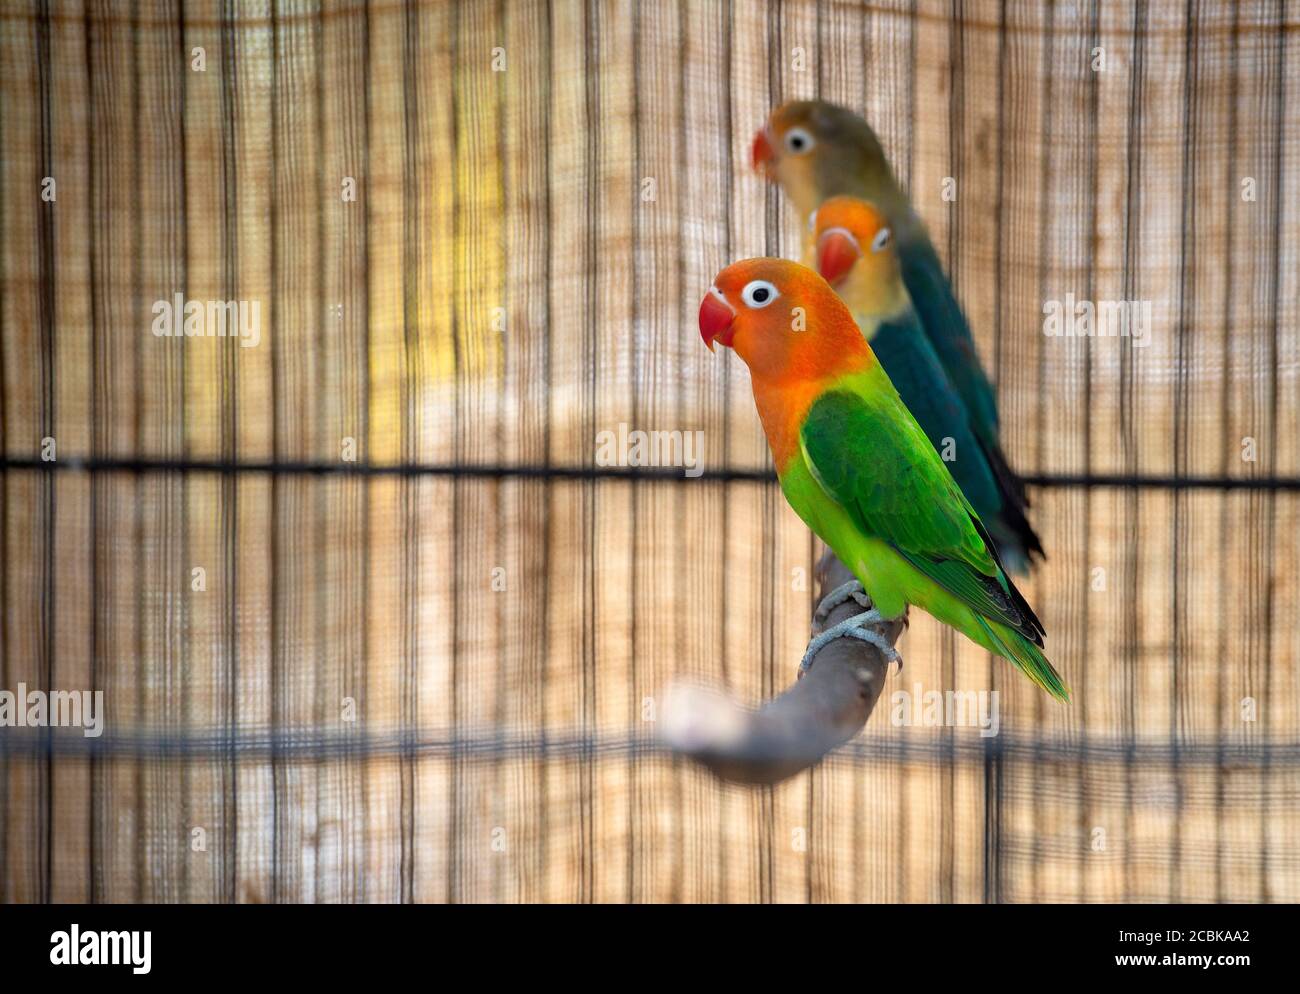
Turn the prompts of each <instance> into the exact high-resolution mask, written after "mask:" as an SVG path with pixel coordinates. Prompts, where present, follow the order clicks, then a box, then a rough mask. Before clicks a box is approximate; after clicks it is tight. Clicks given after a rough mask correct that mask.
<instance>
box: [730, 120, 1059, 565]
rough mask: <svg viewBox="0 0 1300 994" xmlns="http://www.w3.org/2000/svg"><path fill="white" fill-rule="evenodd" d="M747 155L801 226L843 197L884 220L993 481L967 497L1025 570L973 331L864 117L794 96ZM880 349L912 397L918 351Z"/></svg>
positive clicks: (1019, 526) (1015, 499)
mask: <svg viewBox="0 0 1300 994" xmlns="http://www.w3.org/2000/svg"><path fill="white" fill-rule="evenodd" d="M751 154H752V160H753V164H754V167H755V168H756V169H759V170H761V171H762V172H763V173H765V174H766V176H767V177H768V178H769V179H770V180H772V181H774V182H776V183H779V184H780V186H781V188H782V189H783V190H784V191H785V193H786V195H787V196H788V197H789V198H790V200H791V202H792V203H793V204H794V207H795V209H796V211H798V214H799V218H800V220H801V221H803V222H805V223H806V222H808V221H809V219H810V218H811V217H812V215H813V212H814V211H815V210H817V208H818V207H820V206H821V204H822V203H823V202H824V201H826V200H828V199H830V198H831V197H835V196H840V195H847V196H851V197H856V198H858V199H860V200H864V201H867V202H868V203H870V204H872V205H873V206H874V207H875V208H876V210H877V211H879V212H880V213H881V214H883V215H884V217H885V218H886V219H887V222H888V227H889V229H890V232H891V238H892V240H893V242H894V246H895V252H896V256H897V259H898V263H899V267H900V272H901V275H902V281H903V285H904V287H905V288H906V291H907V294H908V296H909V297H910V298H911V302H912V308H913V310H914V313H915V316H916V320H917V322H918V323H919V324H920V327H921V328H922V329H923V330H924V333H925V337H926V338H927V339H928V340H929V344H930V347H931V351H932V352H933V355H934V357H935V358H937V360H938V362H939V364H940V366H942V368H943V372H944V374H945V376H946V379H947V381H948V384H949V385H950V387H951V390H952V391H953V392H955V394H956V396H957V397H958V398H959V399H960V402H961V403H962V405H963V406H964V407H965V408H966V411H967V421H968V424H969V428H970V434H971V437H973V439H974V440H975V442H976V443H977V444H978V446H979V447H980V449H981V450H982V455H983V459H982V460H980V461H981V462H982V463H983V464H984V465H985V466H986V467H987V469H988V471H989V472H991V473H992V475H993V479H994V486H995V488H996V491H997V498H996V500H995V501H991V502H989V501H987V500H986V499H985V497H983V496H977V495H971V494H968V496H969V497H971V500H972V502H973V503H976V506H977V507H981V506H982V507H983V508H984V509H985V510H986V513H987V512H989V511H991V512H993V513H992V514H991V515H990V516H989V517H988V518H987V523H988V526H989V529H990V531H991V532H993V533H994V536H995V538H996V540H997V542H998V545H999V548H1000V550H1001V552H1002V554H1003V558H1004V560H1005V561H1006V563H1007V565H1008V566H1009V567H1010V568H1011V569H1012V570H1013V571H1016V572H1023V571H1025V570H1027V569H1028V568H1029V566H1030V565H1031V563H1032V561H1033V559H1034V557H1036V556H1039V557H1041V556H1042V555H1043V547H1042V544H1041V542H1040V541H1039V538H1038V536H1037V535H1036V534H1035V533H1034V530H1033V528H1032V527H1031V526H1030V524H1029V521H1028V519H1027V517H1026V514H1025V511H1026V508H1027V507H1028V501H1027V499H1026V497H1025V492H1024V487H1023V485H1022V484H1021V482H1020V480H1019V479H1018V478H1017V477H1016V475H1015V473H1014V472H1013V471H1012V469H1011V468H1010V465H1009V464H1008V462H1007V459H1006V456H1005V455H1004V453H1003V451H1002V444H1001V441H1000V438H999V424H998V411H997V401H996V398H995V396H994V392H993V388H992V385H991V384H990V383H989V381H988V377H987V376H986V375H985V373H984V369H983V367H982V366H981V365H980V361H979V355H978V353H977V352H976V349H975V341H974V339H973V337H972V336H971V331H970V326H969V325H968V324H967V322H966V318H965V316H964V315H963V313H962V310H961V306H960V305H959V304H958V303H957V299H956V297H955V296H954V294H953V291H952V286H951V284H950V283H949V282H948V278H947V277H946V276H945V275H944V272H943V267H942V265H941V264H940V262H939V256H938V254H937V253H936V252H935V250H934V246H933V245H932V244H931V242H930V237H929V234H928V233H927V232H926V229H925V225H924V224H923V223H922V222H921V219H920V218H919V217H918V216H917V214H916V212H915V211H914V210H913V209H912V207H911V204H910V203H909V202H908V199H907V196H906V195H905V194H904V193H903V190H902V188H901V187H900V186H899V185H898V181H897V180H896V179H895V177H894V172H893V169H892V168H891V167H890V165H889V161H888V159H886V157H885V153H884V149H883V148H882V147H881V144H880V140H879V139H878V138H877V137H876V134H875V132H874V131H872V129H871V127H870V125H868V124H867V122H866V121H864V120H863V119H862V118H861V117H859V116H858V115H857V114H854V113H853V112H852V111H850V110H847V109H845V108H843V107H837V106H835V105H834V104H829V103H826V102H824V101H820V100H797V101H792V102H790V103H787V104H784V105H782V106H781V107H779V108H778V109H777V110H776V111H774V112H773V113H772V115H771V117H770V118H769V119H768V121H767V123H766V124H765V125H764V127H763V128H762V129H760V130H759V132H758V133H757V134H756V135H755V137H754V141H753V145H752V152H751ZM812 242H813V233H812V231H811V228H809V230H808V236H807V243H806V253H805V257H806V258H807V256H808V254H809V253H811V251H812V250H813V247H814V246H813V244H812ZM882 344H883V343H882ZM884 351H885V352H886V354H884V355H882V356H881V361H882V362H884V363H885V368H886V370H887V371H888V372H889V374H890V376H891V377H892V378H894V379H895V381H896V382H897V384H898V386H899V389H900V391H902V392H903V394H904V397H905V399H906V398H907V395H908V394H909V393H910V390H909V387H908V385H907V384H908V382H909V381H910V380H917V381H924V380H926V379H928V378H930V376H931V374H930V373H929V372H926V371H919V372H914V373H910V374H909V373H908V372H907V371H906V370H905V369H904V367H905V366H907V365H909V364H910V363H911V361H912V358H913V357H914V356H915V355H917V354H919V350H917V349H911V350H906V352H905V353H904V354H898V353H896V351H895V350H892V349H886V350H884ZM923 420H924V419H923ZM946 437H953V436H946ZM956 455H957V458H958V460H959V461H960V460H961V459H962V458H964V457H965V456H966V453H965V452H963V451H962V450H961V446H960V443H958V448H957V453H956ZM974 461H975V460H972V462H974ZM972 472H975V470H974V469H972ZM959 479H960V477H959ZM962 485H963V487H964V486H965V482H964V481H963V483H962Z"/></svg>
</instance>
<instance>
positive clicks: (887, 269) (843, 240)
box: [810, 197, 905, 317]
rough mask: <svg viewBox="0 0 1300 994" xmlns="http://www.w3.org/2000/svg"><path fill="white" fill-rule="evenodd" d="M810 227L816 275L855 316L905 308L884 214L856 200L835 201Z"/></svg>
mask: <svg viewBox="0 0 1300 994" xmlns="http://www.w3.org/2000/svg"><path fill="white" fill-rule="evenodd" d="M810 227H811V229H812V237H813V251H814V259H815V260H816V264H817V272H819V273H820V274H821V275H822V278H823V279H824V280H826V282H827V283H829V284H831V286H833V287H835V289H836V291H837V292H838V293H839V295H840V296H841V297H842V298H844V301H845V303H847V304H848V305H849V307H850V308H851V309H852V311H853V313H854V314H856V315H859V316H861V315H864V314H869V315H873V316H881V317H883V316H887V315H889V314H892V313H894V312H896V311H897V310H898V309H899V308H900V307H901V306H902V305H903V304H904V302H905V301H904V296H903V295H904V292H905V291H904V287H903V282H902V274H901V270H900V269H899V264H898V255H897V253H896V252H895V250H894V233H893V231H892V229H891V228H890V225H889V221H888V219H886V217H885V215H884V214H882V213H881V212H880V211H878V210H877V209H876V208H875V206H874V205H872V204H870V203H868V202H867V201H865V200H859V199H857V198H856V197H832V198H831V199H830V200H827V201H826V202H825V203H824V204H822V205H821V206H820V207H819V208H817V210H816V211H815V212H814V213H813V215H812V219H811V224H810Z"/></svg>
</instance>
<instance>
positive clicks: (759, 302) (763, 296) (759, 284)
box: [740, 280, 777, 307]
mask: <svg viewBox="0 0 1300 994" xmlns="http://www.w3.org/2000/svg"><path fill="white" fill-rule="evenodd" d="M776 298H777V292H776V287H774V286H773V285H772V284H771V283H769V282H768V281H767V280H751V281H750V282H749V283H747V284H745V289H744V290H742V291H741V292H740V299H741V300H743V301H744V302H745V306H746V307H766V306H767V305H768V304H770V303H771V302H772V301H774V300H776Z"/></svg>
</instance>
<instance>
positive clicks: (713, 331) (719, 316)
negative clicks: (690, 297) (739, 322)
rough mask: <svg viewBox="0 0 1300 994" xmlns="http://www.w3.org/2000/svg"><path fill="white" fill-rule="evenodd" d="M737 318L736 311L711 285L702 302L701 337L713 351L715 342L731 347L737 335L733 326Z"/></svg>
mask: <svg viewBox="0 0 1300 994" xmlns="http://www.w3.org/2000/svg"><path fill="white" fill-rule="evenodd" d="M735 320H736V312H735V311H733V310H732V309H731V307H730V305H728V304H727V302H726V301H725V300H723V299H722V297H721V295H720V294H719V293H718V291H717V290H716V289H714V288H712V287H710V288H709V292H708V293H706V294H705V295H704V300H703V301H701V303H700V337H701V338H703V339H704V344H705V345H707V346H708V347H709V351H710V352H712V351H713V343H714V342H721V343H722V344H723V345H726V346H728V347H730V345H731V340H732V339H733V338H735V336H736V330H735V328H734V327H732V325H733V324H734V323H735Z"/></svg>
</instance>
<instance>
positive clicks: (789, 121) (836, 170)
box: [750, 100, 901, 217]
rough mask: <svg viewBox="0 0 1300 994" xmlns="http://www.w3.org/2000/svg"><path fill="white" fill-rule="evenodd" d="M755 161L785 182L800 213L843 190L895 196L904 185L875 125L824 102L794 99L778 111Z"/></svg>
mask: <svg viewBox="0 0 1300 994" xmlns="http://www.w3.org/2000/svg"><path fill="white" fill-rule="evenodd" d="M750 160H751V162H752V163H753V165H754V168H755V169H756V170H758V171H760V172H762V173H764V174H765V175H766V176H767V178H768V179H770V180H772V181H774V182H776V183H780V184H781V186H782V188H784V190H785V192H786V193H787V194H788V195H789V197H790V199H791V200H793V201H794V205H795V208H796V210H798V212H799V216H800V217H807V216H808V215H809V214H810V213H812V211H813V210H814V209H815V208H816V207H817V205H818V204H820V203H821V202H822V201H823V200H825V199H826V198H827V197H833V196H835V195H837V194H841V193H851V194H857V195H862V196H870V195H872V194H873V193H876V194H881V193H883V192H888V193H889V194H890V195H891V196H893V195H894V194H895V191H897V189H898V187H897V183H896V182H895V181H894V175H893V172H892V170H891V169H890V168H889V162H888V161H887V160H886V159H885V152H884V149H883V148H882V147H881V144H880V139H879V138H877V137H876V133H875V132H874V131H872V130H871V125H869V124H867V122H866V121H864V120H863V119H862V118H861V117H859V116H858V115H857V114H855V113H853V111H851V110H848V109H847V108H844V107H837V106H836V105H835V104H829V103H826V102H825V101H824V100H792V101H790V102H789V103H785V104H782V105H781V106H780V107H778V108H777V109H776V110H774V111H773V112H772V116H771V117H769V118H768V119H767V123H766V124H764V125H763V127H762V128H760V129H759V131H758V133H757V134H756V135H754V142H753V145H752V146H751V147H750ZM900 195H901V194H900Z"/></svg>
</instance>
